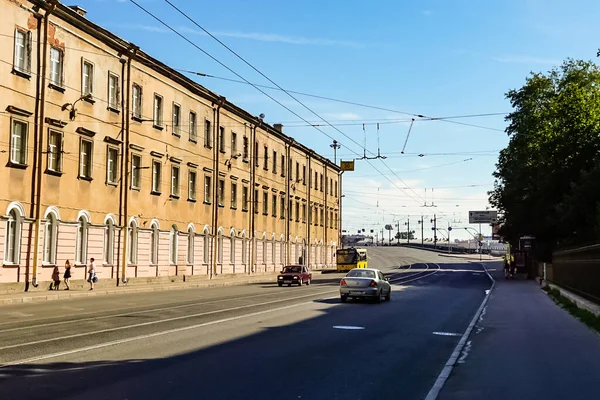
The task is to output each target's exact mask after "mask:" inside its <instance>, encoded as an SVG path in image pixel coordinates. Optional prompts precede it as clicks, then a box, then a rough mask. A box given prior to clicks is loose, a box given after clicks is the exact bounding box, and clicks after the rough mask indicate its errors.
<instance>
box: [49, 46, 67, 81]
mask: <svg viewBox="0 0 600 400" xmlns="http://www.w3.org/2000/svg"><path fill="white" fill-rule="evenodd" d="M63 59H64V57H63V52H62V50H61V49H58V48H56V47H52V46H51V47H50V83H51V84H53V85H54V86H58V87H63Z"/></svg>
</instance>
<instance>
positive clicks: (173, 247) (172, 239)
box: [169, 225, 177, 265]
mask: <svg viewBox="0 0 600 400" xmlns="http://www.w3.org/2000/svg"><path fill="white" fill-rule="evenodd" d="M169 263H171V264H175V265H176V264H177V227H176V226H175V225H173V227H172V228H171V231H170V232H169Z"/></svg>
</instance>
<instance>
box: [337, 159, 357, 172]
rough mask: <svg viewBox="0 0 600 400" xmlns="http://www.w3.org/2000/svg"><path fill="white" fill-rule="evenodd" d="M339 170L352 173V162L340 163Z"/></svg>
mask: <svg viewBox="0 0 600 400" xmlns="http://www.w3.org/2000/svg"><path fill="white" fill-rule="evenodd" d="M340 170H342V171H354V160H352V161H341V160H340Z"/></svg>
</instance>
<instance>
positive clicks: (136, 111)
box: [131, 83, 142, 118]
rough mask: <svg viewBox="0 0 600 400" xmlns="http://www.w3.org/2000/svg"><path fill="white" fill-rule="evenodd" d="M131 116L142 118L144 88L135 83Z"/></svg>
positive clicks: (132, 93) (132, 88) (132, 90)
mask: <svg viewBox="0 0 600 400" xmlns="http://www.w3.org/2000/svg"><path fill="white" fill-rule="evenodd" d="M131 97H132V99H131V115H132V117H134V118H142V87H141V86H140V85H138V84H137V83H134V84H133V85H132V87H131Z"/></svg>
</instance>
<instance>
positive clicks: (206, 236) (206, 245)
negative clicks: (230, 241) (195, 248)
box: [202, 229, 210, 264]
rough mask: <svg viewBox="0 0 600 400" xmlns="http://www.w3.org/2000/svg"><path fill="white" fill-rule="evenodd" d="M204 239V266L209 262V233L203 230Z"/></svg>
mask: <svg viewBox="0 0 600 400" xmlns="http://www.w3.org/2000/svg"><path fill="white" fill-rule="evenodd" d="M203 236H204V237H203V238H202V239H203V242H204V243H203V244H204V248H203V249H202V250H203V254H202V257H203V261H204V264H208V263H209V262H210V232H209V231H208V229H204V235H203Z"/></svg>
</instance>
